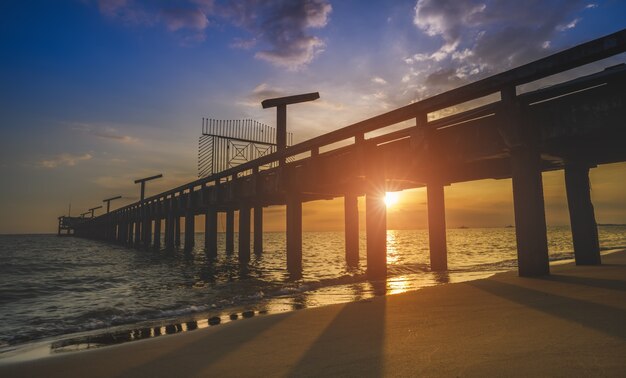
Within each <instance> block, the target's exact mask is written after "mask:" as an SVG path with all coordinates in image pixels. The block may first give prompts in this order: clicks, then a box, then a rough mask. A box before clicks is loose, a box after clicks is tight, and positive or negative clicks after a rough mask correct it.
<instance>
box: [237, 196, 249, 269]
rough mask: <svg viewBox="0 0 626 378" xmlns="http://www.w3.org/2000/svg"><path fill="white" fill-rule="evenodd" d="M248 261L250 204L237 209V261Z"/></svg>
mask: <svg viewBox="0 0 626 378" xmlns="http://www.w3.org/2000/svg"><path fill="white" fill-rule="evenodd" d="M249 261H250V206H247V205H243V206H241V208H240V209H239V263H240V264H247V263H248V262H249Z"/></svg>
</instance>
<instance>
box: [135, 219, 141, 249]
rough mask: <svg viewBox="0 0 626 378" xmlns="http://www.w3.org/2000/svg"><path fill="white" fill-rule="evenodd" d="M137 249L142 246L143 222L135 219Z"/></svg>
mask: <svg viewBox="0 0 626 378" xmlns="http://www.w3.org/2000/svg"><path fill="white" fill-rule="evenodd" d="M134 245H135V247H139V246H140V245H141V220H140V219H139V218H138V219H135V241H134Z"/></svg>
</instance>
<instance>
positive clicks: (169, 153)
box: [0, 0, 626, 233]
mask: <svg viewBox="0 0 626 378" xmlns="http://www.w3.org/2000/svg"><path fill="white" fill-rule="evenodd" d="M624 15H626V2H624V1H619V0H606V1H591V0H590V1H577V0H554V1H548V0H543V1H540V0H537V1H532V0H531V1H519V0H517V1H509V0H502V1H493V0H467V1H454V0H419V1H416V0H410V1H409V0H406V1H401V0H399V1H382V0H381V1H367V2H365V1H356V0H354V1H351V0H343V1H331V0H266V1H263V0H242V1H236V2H229V1H219V0H173V1H159V0H152V1H141V0H59V1H51V0H50V1H46V0H41V1H24V0H21V1H11V0H4V1H2V2H1V3H0V19H1V22H0V51H2V58H1V59H0V177H2V185H0V233H45V232H55V231H56V224H57V220H56V219H57V217H58V216H60V215H64V214H67V213H68V205H69V204H70V203H71V206H72V215H77V214H79V213H82V212H85V211H87V209H89V208H91V207H95V206H98V205H101V204H102V199H104V198H109V197H113V196H116V195H122V196H123V199H121V200H118V201H116V202H113V203H112V205H113V208H115V207H118V206H122V205H125V204H127V203H131V202H134V201H136V200H137V199H138V194H139V188H138V186H137V185H136V184H134V183H133V181H134V179H137V178H141V177H145V176H150V175H153V174H156V173H163V175H164V177H163V178H162V179H160V180H156V181H152V182H150V183H148V185H147V194H148V195H151V194H156V193H158V192H160V191H163V190H166V189H169V188H172V187H174V186H176V185H179V184H182V183H185V182H188V181H191V180H193V179H195V178H196V177H197V147H198V146H197V144H198V137H199V136H200V133H201V119H202V117H209V118H218V119H242V118H252V119H256V120H258V121H261V122H263V123H265V124H268V125H271V126H273V125H274V124H275V113H274V110H273V109H268V110H263V109H262V108H261V105H260V101H261V100H263V99H265V98H272V97H279V96H286V95H292V94H299V93H307V92H313V91H318V92H320V96H321V98H320V99H319V100H317V101H315V102H311V103H307V104H300V105H296V106H292V107H290V110H289V113H288V128H289V131H290V132H292V133H293V134H294V142H296V143H297V142H301V141H304V140H307V139H309V138H311V137H313V136H317V135H321V134H324V133H326V132H329V131H332V130H335V129H338V128H341V127H344V126H347V125H349V124H351V123H353V122H357V121H360V120H363V119H366V118H368V117H371V116H374V115H377V114H380V113H382V112H385V111H389V110H392V109H394V108H396V107H400V106H403V105H406V104H409V103H411V102H413V101H417V100H420V99H423V98H426V97H428V96H430V95H434V94H437V93H441V92H443V91H445V90H448V89H452V88H455V87H458V86H461V85H463V84H466V83H469V82H472V81H475V80H478V79H480V78H483V77H487V76H489V75H491V74H495V73H498V72H502V71H504V70H507V69H510V68H513V67H516V66H518V65H520V64H523V63H526V62H529V61H532V60H534V59H538V58H541V57H543V56H547V55H549V54H551V53H554V52H557V51H559V50H562V49H564V48H567V47H571V46H574V45H576V44H579V43H582V42H585V41H588V40H591V39H594V38H598V37H601V36H603V35H606V34H610V33H613V32H615V31H618V30H620V29H622V28H624V27H625V26H626V22H624ZM623 61H626V58H625V57H624V56H623V55H622V56H618V57H616V58H613V59H609V60H608V61H605V62H601V63H600V64H599V65H594V66H592V67H587V68H584V69H583V70H579V71H578V72H585V70H587V71H588V72H594V71H597V70H600V69H602V68H604V67H606V66H609V65H613V64H615V63H618V62H623ZM625 168H626V166H625V165H623V164H615V165H607V166H601V167H598V168H595V169H593V170H592V173H591V179H592V186H593V193H592V196H593V199H594V204H595V208H596V218H597V220H598V222H600V223H626V198H625V197H624V194H623V187H624V185H625V184H626V169H625ZM445 190H446V207H447V208H446V216H447V223H448V226H449V227H459V226H462V225H463V226H472V227H479V226H487V227H499V226H505V225H508V224H513V223H514V222H513V204H512V194H511V182H510V180H499V181H496V180H484V181H479V182H473V183H463V184H453V185H451V186H449V187H446V189H445ZM544 193H545V197H546V218H547V221H548V224H552V225H566V224H568V215H567V206H566V199H565V191H564V184H563V174H562V172H552V173H545V174H544ZM361 209H364V206H363V203H361ZM342 210H343V205H342V200H341V199H337V200H333V201H316V202H312V203H307V204H305V205H304V220H303V222H304V223H303V224H304V229H305V230H319V231H323V230H341V229H342V227H343V220H342V219H343V215H342ZM362 212H363V211H362ZM265 214H266V216H265V218H266V219H265V220H266V227H265V229H266V230H268V231H272V230H274V231H279V230H281V229H283V228H284V208H281V207H276V208H269V209H267V210H266V213H265ZM361 224H364V222H361ZM425 226H426V206H425V191H424V190H412V191H404V192H402V193H401V195H400V200H399V202H398V203H397V204H396V205H394V206H391V207H390V208H389V209H388V228H390V229H394V228H395V229H402V228H404V229H407V228H423V227H425Z"/></svg>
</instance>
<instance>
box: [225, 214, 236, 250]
mask: <svg viewBox="0 0 626 378" xmlns="http://www.w3.org/2000/svg"><path fill="white" fill-rule="evenodd" d="M234 251H235V211H234V210H232V209H228V210H226V253H233V252H234Z"/></svg>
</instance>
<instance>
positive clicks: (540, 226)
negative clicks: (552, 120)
mask: <svg viewBox="0 0 626 378" xmlns="http://www.w3.org/2000/svg"><path fill="white" fill-rule="evenodd" d="M511 168H512V176H513V180H512V181H513V207H514V209H515V236H516V239H517V260H518V270H519V275H520V276H523V277H533V276H541V275H546V274H549V273H550V265H549V261H548V239H547V229H546V217H545V209H544V202H543V181H542V178H541V157H540V155H539V151H538V150H536V149H534V148H530V147H518V148H515V149H513V150H512V151H511Z"/></svg>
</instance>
